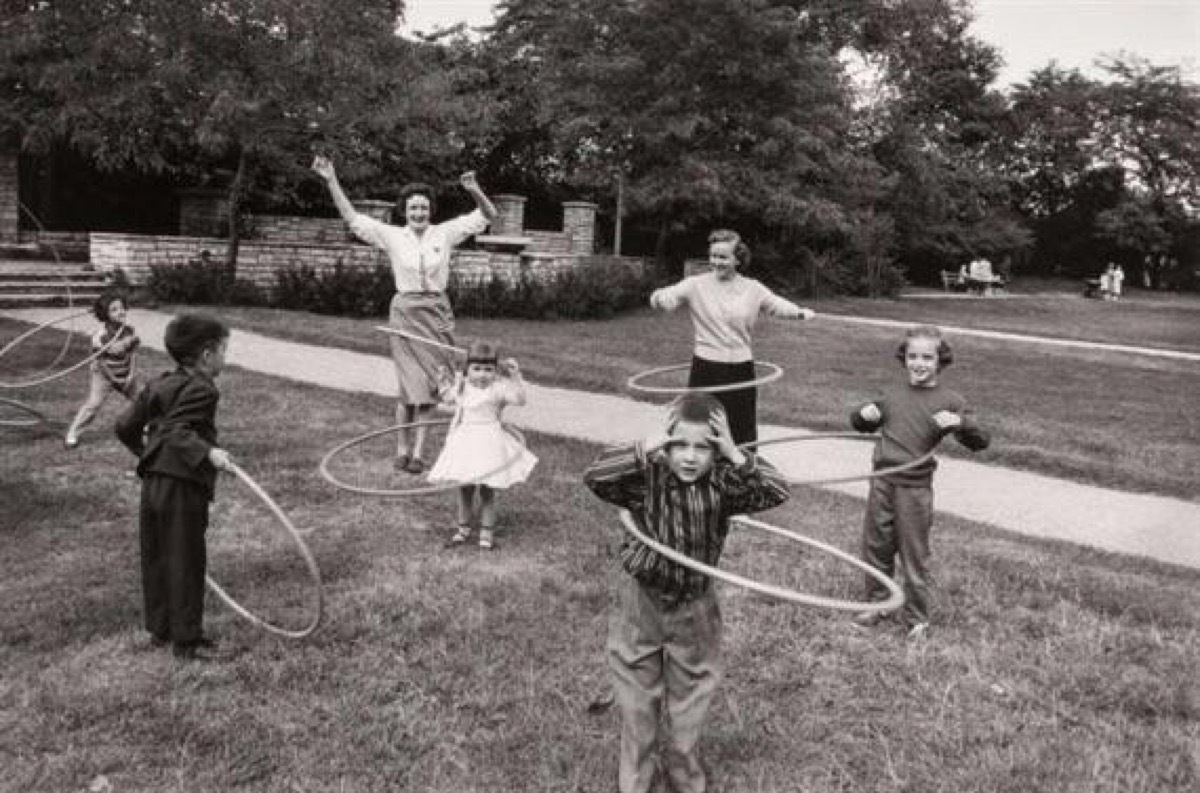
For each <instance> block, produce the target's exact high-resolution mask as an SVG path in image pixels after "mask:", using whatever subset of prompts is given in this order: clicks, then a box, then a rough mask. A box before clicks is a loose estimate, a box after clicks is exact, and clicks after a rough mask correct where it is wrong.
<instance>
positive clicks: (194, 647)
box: [116, 314, 230, 659]
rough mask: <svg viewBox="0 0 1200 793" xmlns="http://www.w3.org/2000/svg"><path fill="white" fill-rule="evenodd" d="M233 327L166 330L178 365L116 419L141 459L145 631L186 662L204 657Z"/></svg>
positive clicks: (225, 459) (198, 318) (200, 319)
mask: <svg viewBox="0 0 1200 793" xmlns="http://www.w3.org/2000/svg"><path fill="white" fill-rule="evenodd" d="M228 341H229V328H227V327H226V326H225V324H224V323H222V322H221V321H220V320H217V319H215V318H213V317H209V316H205V315H202V314H183V315H180V316H178V317H176V318H175V319H173V320H171V322H170V324H169V325H167V330H166V334H165V338H164V342H165V345H166V348H167V352H168V353H170V355H171V357H172V358H174V359H175V362H176V363H177V364H178V365H179V367H178V368H177V369H176V370H175V371H173V372H164V373H163V374H162V375H161V376H160V377H159V378H158V379H157V380H154V381H151V382H150V383H149V384H148V385H147V386H146V387H145V388H144V389H143V390H142V392H141V393H140V394H139V395H138V398H137V399H136V400H135V401H134V403H133V404H132V405H131V406H130V407H129V409H128V410H126V411H125V412H124V413H123V414H122V415H121V417H120V418H119V419H117V425H116V431H117V437H118V438H119V439H120V440H121V442H122V443H123V444H125V446H127V447H128V448H129V450H130V451H132V452H133V453H134V454H136V455H138V458H139V459H138V466H137V472H138V475H139V476H141V477H142V502H141V509H140V514H139V525H138V536H139V543H140V545H141V557H142V593H143V597H144V603H145V617H146V630H148V631H149V632H150V635H151V638H152V640H153V641H154V642H155V643H156V644H162V645H165V644H167V643H170V644H171V647H172V650H173V652H174V654H175V656H176V657H177V658H182V659H195V658H204V657H205V656H203V655H202V654H201V653H200V652H198V651H199V650H201V649H203V648H208V647H211V646H212V645H213V643H212V642H211V641H210V640H209V639H206V638H205V636H204V631H203V620H204V577H205V569H206V566H207V559H206V550H205V540H204V535H205V532H206V531H207V530H208V504H209V502H210V501H211V500H212V497H213V485H214V484H215V482H216V478H217V470H218V469H221V468H225V467H226V466H227V465H228V464H229V462H230V459H229V455H228V453H227V452H225V451H224V450H223V449H221V448H219V447H218V446H217V428H216V424H215V421H216V414H217V401H218V399H219V398H220V392H218V391H217V386H216V383H215V382H214V379H215V378H216V377H217V375H219V374H220V372H221V369H222V368H224V366H225V350H226V346H227V345H228Z"/></svg>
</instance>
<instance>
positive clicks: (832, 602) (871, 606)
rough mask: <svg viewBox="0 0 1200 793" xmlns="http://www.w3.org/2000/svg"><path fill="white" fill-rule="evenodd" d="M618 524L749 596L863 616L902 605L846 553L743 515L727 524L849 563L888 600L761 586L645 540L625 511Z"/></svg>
mask: <svg viewBox="0 0 1200 793" xmlns="http://www.w3.org/2000/svg"><path fill="white" fill-rule="evenodd" d="M620 516H621V523H622V525H623V526H624V527H625V531H627V532H629V533H630V534H631V535H632V536H633V537H634V539H636V540H637V541H638V542H640V543H642V544H643V545H645V546H646V547H647V548H649V549H650V550H652V551H655V552H656V553H659V554H661V555H662V556H665V557H666V558H668V559H670V560H671V561H673V562H675V563H676V564H679V565H683V566H684V567H687V568H689V569H691V570H695V571H696V572H698V573H703V574H705V575H707V576H711V577H713V578H716V579H718V580H720V581H724V582H726V583H729V584H733V585H735V586H740V587H742V588H744V589H749V590H750V591H751V592H758V593H759V594H762V595H768V596H770V597H774V598H778V599H780V600H786V601H788V602H790V603H798V604H800V605H802V606H816V607H818V608H828V609H834V610H836V611H866V612H887V611H895V610H896V609H898V608H900V607H901V606H903V605H904V592H903V591H901V589H900V587H899V586H897V585H896V582H895V581H893V580H892V579H890V578H888V577H887V576H885V575H884V574H883V573H881V572H879V571H878V570H876V569H875V568H873V567H871V566H870V565H868V564H866V563H865V562H863V561H861V560H859V559H856V558H854V557H853V556H851V555H850V554H848V553H846V552H845V551H843V550H841V549H839V548H835V547H833V546H832V545H828V544H826V543H823V542H821V541H820V540H815V539H813V538H812V537H805V536H804V535H803V534H797V533H796V532H791V531H788V530H787V529H781V528H779V527H778V526H772V525H771V524H770V523H763V522H762V521H760V520H755V519H754V518H748V517H746V516H745V515H735V516H733V517H732V518H730V520H735V521H737V522H739V523H744V524H746V525H747V526H750V527H752V528H756V529H760V530H762V531H766V532H769V533H771V534H776V535H778V536H780V537H783V538H785V539H788V540H791V541H792V542H797V543H801V544H803V545H809V546H811V547H813V548H817V549H818V550H821V551H824V552H825V553H827V554H830V555H832V556H836V557H837V558H839V559H841V560H843V561H845V562H849V563H850V564H851V565H853V566H854V567H857V568H859V569H860V570H861V571H862V572H864V573H866V574H867V575H869V576H871V577H872V578H874V579H875V580H876V581H878V582H879V583H881V584H883V585H884V586H885V587H887V590H888V599H887V600H875V601H858V600H841V599H838V598H827V597H822V596H820V595H808V594H805V593H803V592H797V591H795V590H794V589H787V588H785V587H780V586H775V585H774V584H764V583H762V582H761V581H755V580H754V579H751V578H746V577H745V576H740V575H738V574H736V573H729V572H726V571H724V570H721V569H720V568H718V567H713V566H711V565H707V564H704V563H703V562H698V561H696V560H695V559H693V558H692V557H690V556H687V555H685V554H682V553H680V552H679V551H676V550H675V549H674V548H669V547H667V546H666V545H663V544H662V543H660V542H658V541H657V540H654V539H651V538H650V537H647V536H646V535H645V534H644V533H643V532H642V531H641V529H639V528H638V527H637V523H636V521H634V519H633V515H632V514H631V513H630V512H629V510H627V509H622V510H620Z"/></svg>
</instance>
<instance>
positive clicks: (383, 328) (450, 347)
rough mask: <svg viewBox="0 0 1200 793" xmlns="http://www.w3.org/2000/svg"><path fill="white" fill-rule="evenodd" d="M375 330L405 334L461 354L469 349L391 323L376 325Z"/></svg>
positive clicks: (398, 334) (399, 334)
mask: <svg viewBox="0 0 1200 793" xmlns="http://www.w3.org/2000/svg"><path fill="white" fill-rule="evenodd" d="M375 330H381V331H383V332H384V333H390V334H391V335H393V336H403V337H404V338H406V339H411V340H413V341H419V342H421V343H423V344H428V345H430V346H431V347H438V348H441V349H443V350H449V351H450V352H456V353H458V354H459V355H466V354H467V350H466V348H465V347H456V346H454V345H453V344H444V343H442V342H440V341H437V340H435V339H430V338H427V337H425V336H420V335H418V334H416V333H409V332H408V331H406V330H400V329H399V328H393V327H391V326H390V325H376V326H375Z"/></svg>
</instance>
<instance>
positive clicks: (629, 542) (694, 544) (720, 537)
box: [583, 443, 790, 602]
mask: <svg viewBox="0 0 1200 793" xmlns="http://www.w3.org/2000/svg"><path fill="white" fill-rule="evenodd" d="M583 481H584V483H585V484H586V485H587V486H588V487H589V488H591V490H592V492H594V493H595V494H596V495H597V496H599V497H600V498H602V499H604V500H605V501H608V502H609V503H612V504H616V505H617V506H619V507H624V508H626V509H628V510H629V511H630V512H632V513H633V517H634V520H635V521H637V523H638V526H639V527H640V528H641V529H642V531H643V532H645V533H646V535H647V536H649V537H653V538H654V539H656V540H658V541H659V542H661V543H662V544H663V545H666V546H668V547H670V548H672V549H674V550H676V551H679V552H680V553H682V554H685V555H686V556H689V557H691V558H693V559H695V560H697V561H700V562H703V563H705V564H707V565H711V566H715V565H716V564H717V562H718V561H720V558H721V551H722V550H724V548H725V538H726V536H727V535H728V533H729V518H730V516H731V515H737V514H742V513H749V512H762V511H763V510H767V509H770V508H772V507H775V506H778V505H780V504H782V503H783V502H784V501H787V499H788V497H789V496H790V493H789V491H788V487H787V482H786V481H785V480H784V479H783V477H782V476H781V475H780V474H779V472H778V471H776V470H775V469H774V468H773V467H771V465H770V464H769V463H767V462H766V461H765V460H761V459H757V458H755V456H754V455H752V454H747V455H746V462H745V463H744V464H742V465H741V466H737V467H735V466H734V465H733V464H732V463H731V462H729V461H728V460H726V459H724V458H721V459H719V460H718V461H717V462H716V464H715V465H714V466H713V469H712V470H711V471H709V472H708V473H707V474H705V475H704V476H702V477H700V478H699V479H697V480H696V481H694V482H690V483H688V482H683V481H682V480H680V479H679V478H678V477H677V476H675V474H674V473H673V472H672V471H671V467H670V464H669V463H668V462H667V458H666V455H665V454H662V453H660V454H655V455H653V456H652V457H650V458H647V457H646V454H645V451H644V448H643V446H642V444H641V443H637V444H634V445H632V446H626V447H623V448H619V449H612V450H609V451H607V452H605V453H603V454H601V455H600V457H598V458H597V459H596V461H595V462H593V463H592V465H591V466H590V467H589V468H588V470H587V471H586V472H585V473H584V475H583ZM621 566H622V567H623V568H624V569H625V571H626V572H627V573H629V574H630V575H632V576H633V577H634V578H636V579H638V581H640V582H642V583H643V584H645V585H647V586H649V587H651V588H654V589H657V590H658V591H659V592H661V593H662V594H663V595H665V596H666V597H668V598H670V599H674V600H676V601H677V602H686V601H689V600H693V599H695V598H696V597H698V596H700V595H702V594H704V592H705V591H707V589H708V587H709V584H710V582H711V579H710V578H709V576H707V575H705V574H704V573H699V572H696V571H694V570H689V569H688V568H686V567H684V566H682V565H679V564H676V563H675V562H672V561H670V560H669V559H666V558H665V557H663V556H662V555H660V554H658V553H656V552H655V551H652V550H650V549H649V548H647V547H646V546H645V545H643V544H642V543H641V542H639V541H637V540H635V539H634V538H632V537H628V538H626V540H625V542H624V544H623V545H622V546H621Z"/></svg>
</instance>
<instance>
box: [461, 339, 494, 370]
mask: <svg viewBox="0 0 1200 793" xmlns="http://www.w3.org/2000/svg"><path fill="white" fill-rule="evenodd" d="M499 360H500V352H499V350H498V349H497V348H496V345H495V344H492V343H491V342H487V341H473V342H471V346H470V347H468V348H467V361H466V363H464V364H463V371H464V372H465V371H466V370H467V367H468V366H470V365H471V364H473V363H490V364H492V365H493V366H495V365H496V363H497V362H498V361H499Z"/></svg>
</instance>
